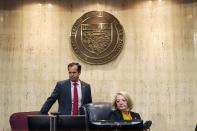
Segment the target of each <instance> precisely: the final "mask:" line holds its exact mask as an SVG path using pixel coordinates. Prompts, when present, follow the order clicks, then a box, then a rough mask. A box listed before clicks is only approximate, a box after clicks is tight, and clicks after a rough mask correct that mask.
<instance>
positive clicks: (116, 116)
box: [109, 110, 141, 121]
mask: <svg viewBox="0 0 197 131" xmlns="http://www.w3.org/2000/svg"><path fill="white" fill-rule="evenodd" d="M130 114H131V117H132V120H141V117H140V115H139V113H136V112H130ZM109 119H110V120H114V121H123V120H124V119H123V116H122V113H121V112H120V111H118V110H113V111H111V112H110V114H109Z"/></svg>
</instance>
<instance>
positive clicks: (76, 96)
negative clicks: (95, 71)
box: [73, 83, 78, 115]
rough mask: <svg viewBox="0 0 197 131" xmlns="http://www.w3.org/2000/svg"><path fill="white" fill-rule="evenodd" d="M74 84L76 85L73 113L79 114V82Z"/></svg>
mask: <svg viewBox="0 0 197 131" xmlns="http://www.w3.org/2000/svg"><path fill="white" fill-rule="evenodd" d="M73 85H74V97H73V98H74V102H73V115H78V91H77V83H73Z"/></svg>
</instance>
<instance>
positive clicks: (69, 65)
mask: <svg viewBox="0 0 197 131" xmlns="http://www.w3.org/2000/svg"><path fill="white" fill-rule="evenodd" d="M74 65H76V66H77V71H78V72H79V73H81V65H80V64H79V63H77V62H72V63H69V64H68V69H69V67H72V66H74Z"/></svg>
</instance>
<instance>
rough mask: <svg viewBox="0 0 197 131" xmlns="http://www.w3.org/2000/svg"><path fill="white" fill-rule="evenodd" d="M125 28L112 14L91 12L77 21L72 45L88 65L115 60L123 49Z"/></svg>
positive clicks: (72, 36)
mask: <svg viewBox="0 0 197 131" xmlns="http://www.w3.org/2000/svg"><path fill="white" fill-rule="evenodd" d="M123 35H124V33H123V28H122V26H121V24H120V23H119V21H118V20H117V19H116V18H115V17H114V16H113V15H112V14H110V13H107V12H104V11H91V12H88V13H85V14H84V15H83V16H81V17H80V18H79V19H77V20H76V22H75V23H74V25H73V27H72V31H71V45H72V48H73V50H74V52H75V54H76V55H77V57H78V58H79V59H81V60H82V61H84V62H86V63H88V64H95V65H99V64H105V63H107V62H110V61H112V60H114V59H115V58H116V57H117V56H118V55H119V54H120V52H121V50H122V48H123Z"/></svg>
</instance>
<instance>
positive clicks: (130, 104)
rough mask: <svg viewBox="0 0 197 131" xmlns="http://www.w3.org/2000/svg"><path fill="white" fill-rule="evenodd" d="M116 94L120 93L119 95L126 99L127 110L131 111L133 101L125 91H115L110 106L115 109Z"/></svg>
mask: <svg viewBox="0 0 197 131" xmlns="http://www.w3.org/2000/svg"><path fill="white" fill-rule="evenodd" d="M118 95H121V96H123V97H124V98H125V99H126V101H127V106H128V108H129V110H130V111H131V110H132V109H133V102H132V100H131V98H130V96H129V95H128V94H127V93H126V92H118V93H116V95H115V97H114V100H113V102H112V108H113V109H114V110H117V105H116V98H117V96H118Z"/></svg>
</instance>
